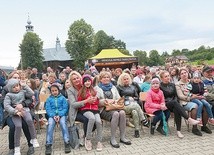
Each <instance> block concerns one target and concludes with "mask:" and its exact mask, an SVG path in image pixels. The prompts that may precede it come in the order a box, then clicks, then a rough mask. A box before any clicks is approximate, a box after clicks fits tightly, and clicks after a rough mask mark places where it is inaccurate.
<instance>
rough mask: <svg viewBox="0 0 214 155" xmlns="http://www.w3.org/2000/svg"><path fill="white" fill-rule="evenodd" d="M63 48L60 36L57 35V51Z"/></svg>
mask: <svg viewBox="0 0 214 155" xmlns="http://www.w3.org/2000/svg"><path fill="white" fill-rule="evenodd" d="M60 48H61V44H60V40H59V37H58V36H57V37H56V51H60Z"/></svg>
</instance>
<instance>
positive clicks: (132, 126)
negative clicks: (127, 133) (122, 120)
mask: <svg viewBox="0 0 214 155" xmlns="http://www.w3.org/2000/svg"><path fill="white" fill-rule="evenodd" d="M126 126H129V127H131V128H134V127H135V126H134V124H132V123H131V122H129V121H128V122H126Z"/></svg>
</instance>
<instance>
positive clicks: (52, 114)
mask: <svg viewBox="0 0 214 155" xmlns="http://www.w3.org/2000/svg"><path fill="white" fill-rule="evenodd" d="M50 91H51V96H50V97H48V99H47V100H46V103H45V109H46V113H47V115H48V128H47V134H46V150H45V154H46V155H51V153H52V144H53V132H54V128H55V125H56V124H57V123H59V124H60V128H61V130H62V135H63V139H64V144H65V153H70V152H71V148H70V143H69V133H68V127H67V123H66V122H67V121H66V120H67V113H68V102H67V100H66V98H65V97H64V96H63V95H62V94H60V93H59V91H60V90H59V86H58V85H57V84H54V83H53V84H52V85H51V86H50Z"/></svg>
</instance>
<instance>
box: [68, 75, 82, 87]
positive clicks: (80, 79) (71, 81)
mask: <svg viewBox="0 0 214 155" xmlns="http://www.w3.org/2000/svg"><path fill="white" fill-rule="evenodd" d="M73 75H76V76H78V77H79V78H80V80H81V81H82V76H81V75H80V73H79V72H77V71H72V72H71V73H70V74H69V80H70V83H71V86H73V82H72V80H71V77H72V76H73Z"/></svg>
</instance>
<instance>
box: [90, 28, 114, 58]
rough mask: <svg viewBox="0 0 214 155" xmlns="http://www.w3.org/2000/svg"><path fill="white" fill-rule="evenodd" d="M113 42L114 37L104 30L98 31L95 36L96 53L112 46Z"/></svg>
mask: <svg viewBox="0 0 214 155" xmlns="http://www.w3.org/2000/svg"><path fill="white" fill-rule="evenodd" d="M112 42H113V38H112V37H109V36H108V35H107V34H106V33H105V32H104V31H103V30H100V31H98V32H97V33H96V34H95V36H94V51H95V53H94V54H95V55H97V54H99V53H100V51H101V50H103V49H110V48H112Z"/></svg>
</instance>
